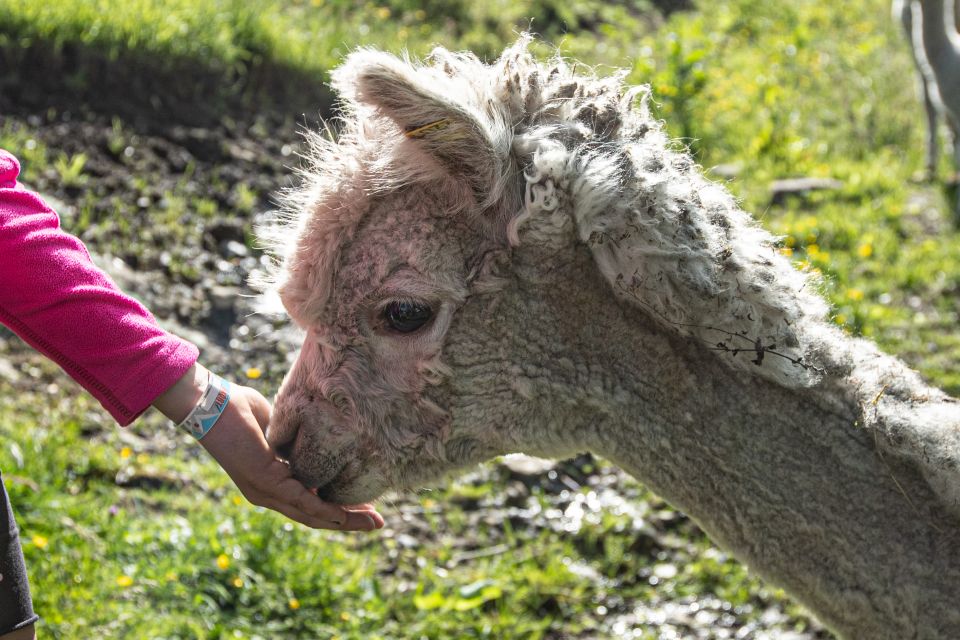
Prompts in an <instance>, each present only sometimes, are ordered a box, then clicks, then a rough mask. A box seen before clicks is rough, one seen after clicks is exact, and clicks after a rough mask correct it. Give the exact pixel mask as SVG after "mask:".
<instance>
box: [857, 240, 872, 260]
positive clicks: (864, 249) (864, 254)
mask: <svg viewBox="0 0 960 640" xmlns="http://www.w3.org/2000/svg"><path fill="white" fill-rule="evenodd" d="M857 255H858V256H860V257H861V258H869V257H870V256H872V255H873V245H872V244H870V243H869V242H864V243H863V244H861V245H860V246H859V247H857Z"/></svg>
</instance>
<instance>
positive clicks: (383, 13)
mask: <svg viewBox="0 0 960 640" xmlns="http://www.w3.org/2000/svg"><path fill="white" fill-rule="evenodd" d="M376 15H377V17H378V18H380V19H381V20H386V19H387V18H389V17H390V7H377V11H376Z"/></svg>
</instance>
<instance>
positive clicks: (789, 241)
mask: <svg viewBox="0 0 960 640" xmlns="http://www.w3.org/2000/svg"><path fill="white" fill-rule="evenodd" d="M783 244H785V245H787V246H788V247H793V246H796V244H797V239H796V238H794V237H793V236H787V237H786V238H784V239H783Z"/></svg>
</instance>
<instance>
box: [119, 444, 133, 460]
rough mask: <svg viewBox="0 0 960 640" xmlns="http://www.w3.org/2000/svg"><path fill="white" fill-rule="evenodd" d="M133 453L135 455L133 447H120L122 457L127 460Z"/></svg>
mask: <svg viewBox="0 0 960 640" xmlns="http://www.w3.org/2000/svg"><path fill="white" fill-rule="evenodd" d="M132 455H133V449H131V448H130V447H124V448H123V449H120V457H121V458H123V459H124V460H126V459H127V458H129V457H130V456H132Z"/></svg>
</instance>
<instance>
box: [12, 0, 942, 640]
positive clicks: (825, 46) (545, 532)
mask: <svg viewBox="0 0 960 640" xmlns="http://www.w3.org/2000/svg"><path fill="white" fill-rule="evenodd" d="M528 29H529V30H532V31H534V32H537V33H539V34H540V35H541V37H542V42H541V43H540V44H538V45H537V49H538V52H539V53H540V54H542V55H550V54H551V53H552V52H553V51H554V50H557V49H559V51H560V52H561V53H563V54H564V55H566V56H569V57H571V58H575V59H577V60H580V61H582V62H583V63H584V64H586V65H590V66H593V67H594V68H595V70H596V71H597V72H598V73H609V72H612V71H613V70H614V69H616V68H626V69H627V70H628V71H629V81H630V82H635V83H649V84H650V85H651V86H652V88H653V94H654V97H655V100H656V109H657V111H658V114H659V115H660V116H661V117H662V118H663V119H664V120H665V121H666V123H667V127H668V129H669V130H670V131H671V133H672V134H673V135H675V136H676V137H678V138H680V139H681V140H682V141H683V142H684V143H685V144H687V145H689V147H690V149H691V151H692V152H693V153H694V154H695V156H696V158H697V160H698V162H699V163H700V164H701V165H702V166H703V167H705V170H706V171H707V172H708V175H711V176H712V177H714V178H715V179H717V180H720V181H728V182H729V187H730V188H731V189H732V190H733V191H734V193H735V194H736V195H737V196H738V197H740V198H741V199H742V201H743V204H744V207H745V208H746V209H747V210H749V211H752V212H754V213H755V215H756V216H757V217H758V218H759V219H760V221H761V223H762V224H763V225H764V226H766V227H767V228H769V229H770V230H772V231H773V232H775V233H777V234H778V235H780V236H782V248H781V250H782V251H783V252H784V253H786V254H787V255H790V256H791V257H792V258H793V259H794V260H795V261H796V263H797V264H798V266H800V267H801V268H806V269H813V270H817V271H819V272H820V273H822V274H823V275H824V284H823V292H824V294H825V295H826V296H827V297H828V299H829V300H830V302H831V305H832V312H831V313H832V318H833V319H834V321H835V322H836V323H837V324H838V325H840V326H842V327H844V328H845V329H846V330H847V331H849V332H851V333H853V334H857V335H865V336H869V337H870V338H872V339H875V340H877V341H878V342H879V343H880V344H881V345H882V346H883V347H884V348H886V349H887V350H890V351H892V352H895V353H897V354H899V355H901V356H903V357H904V358H906V359H907V360H908V361H909V362H910V363H911V364H912V365H913V366H915V367H917V368H918V369H919V370H920V371H921V372H922V373H923V374H924V375H925V376H926V377H927V378H928V379H930V380H931V381H932V382H934V383H935V384H937V385H939V386H941V387H943V388H945V389H947V390H948V391H950V392H951V393H953V394H954V395H957V394H958V393H960V334H958V331H957V326H958V313H960V234H958V228H957V225H958V221H957V219H956V218H955V217H954V216H953V215H952V214H951V213H950V211H949V207H948V206H947V198H948V197H952V196H951V193H952V191H951V189H952V187H950V186H949V185H950V180H949V179H948V177H949V176H950V175H951V173H952V172H954V171H955V170H956V168H955V167H952V166H951V165H950V163H949V161H948V159H947V158H946V157H944V158H943V159H942V163H941V167H940V176H941V181H940V182H935V183H924V182H922V181H921V180H920V179H919V178H918V176H920V175H921V171H922V168H923V126H924V122H923V119H922V111H921V108H920V106H919V104H918V102H917V100H916V97H915V88H914V79H913V68H912V65H911V63H910V60H909V53H908V51H907V48H906V46H905V44H904V42H903V38H902V37H901V34H900V33H899V32H898V25H895V24H894V23H893V22H892V20H891V19H890V15H889V7H888V5H887V3H886V2H884V1H882V0H867V1H865V2H859V3H829V2H825V1H819V2H816V1H813V0H800V1H798V2H793V3H769V2H763V1H761V0H723V1H716V2H706V1H700V2H693V1H690V2H686V1H684V0H672V1H671V0H659V1H656V2H654V1H652V0H651V1H646V0H620V1H613V2H602V1H600V0H523V1H516V0H491V1H490V2H476V1H469V0H427V1H424V2H416V1H414V0H385V1H383V2H361V1H348V0H311V1H303V0H301V1H297V0H288V1H280V0H258V1H257V2H243V1H241V0H189V1H188V0H163V1H147V0H60V1H58V2H37V1H36V0H0V146H3V147H4V148H7V149H9V150H11V151H12V152H13V153H14V154H16V155H17V156H18V157H20V159H21V160H22V161H23V164H24V176H23V177H24V180H25V181H26V182H27V184H29V185H30V186H31V187H34V188H37V189H39V190H41V191H42V192H43V193H44V194H45V195H47V196H48V197H50V198H51V199H52V201H53V202H55V203H56V204H57V205H58V206H57V208H58V210H59V211H60V213H61V218H62V221H63V225H64V227H65V228H67V229H68V230H69V231H71V232H73V233H76V234H78V235H80V236H81V237H82V238H83V239H84V240H85V241H86V242H87V243H88V245H89V246H90V247H91V250H92V251H93V252H94V253H95V254H97V255H98V257H100V258H102V260H103V261H104V264H106V265H108V266H111V267H112V268H113V269H114V273H115V276H116V277H117V278H118V279H120V280H121V283H122V284H123V285H124V286H125V287H126V288H128V289H129V290H131V291H132V292H133V293H135V294H136V295H138V296H139V297H141V298H142V299H144V300H145V301H146V302H147V304H148V306H149V307H150V308H151V309H152V310H154V312H155V313H156V314H157V315H158V316H159V317H160V318H161V320H162V321H164V322H166V323H169V325H168V326H172V327H173V328H174V330H182V331H183V332H187V333H188V337H191V339H196V340H197V341H199V342H200V343H201V346H203V347H204V350H205V355H204V357H205V361H206V362H208V364H209V361H213V362H214V363H216V364H218V365H219V369H220V371H221V372H222V373H225V374H228V375H231V376H233V377H234V378H235V379H238V380H245V381H246V383H247V384H251V385H253V386H256V387H258V388H260V389H261V390H262V391H263V392H264V393H266V394H271V393H273V392H275V390H276V388H277V385H278V383H279V380H280V379H281V377H282V375H283V373H284V369H285V367H286V363H287V359H288V357H289V353H290V347H289V346H286V345H285V344H283V343H282V341H281V342H272V341H270V340H268V339H267V338H266V337H265V334H266V333H269V332H271V331H272V330H274V329H278V328H277V327H272V326H270V325H269V324H267V323H266V321H263V320H258V319H256V318H250V317H248V316H247V312H248V311H249V309H248V308H247V306H244V305H245V304H246V303H245V302H244V299H243V298H242V295H243V294H245V293H249V291H247V290H246V289H245V288H244V284H243V281H244V278H245V276H246V274H247V273H249V271H251V270H253V269H255V268H256V266H257V264H258V261H259V259H260V254H259V250H258V248H257V246H256V243H255V242H254V240H253V238H252V235H251V225H252V224H253V223H254V222H255V221H256V220H258V219H260V218H261V217H262V216H264V215H267V212H268V211H269V210H270V208H271V207H272V204H271V197H272V194H274V193H275V192H276V190H278V189H280V188H282V187H284V186H286V185H288V184H290V174H291V173H292V171H291V169H292V168H293V167H296V166H297V160H296V151H297V148H298V135H297V128H298V126H313V124H314V123H315V122H316V121H317V119H318V118H319V117H328V116H330V115H331V114H332V113H333V108H334V104H335V103H334V98H333V96H332V95H331V94H330V92H329V90H328V88H327V87H326V85H325V81H326V80H327V77H328V72H329V70H330V69H331V68H332V67H334V66H335V65H336V64H337V63H338V61H339V60H340V59H341V58H342V57H343V55H345V53H346V52H348V51H349V50H350V49H352V48H354V47H356V46H360V45H374V46H377V47H382V48H386V49H388V50H391V51H397V52H399V51H402V50H408V51H410V52H411V53H412V54H414V55H424V54H426V53H428V52H429V50H430V49H431V48H432V47H433V46H435V45H438V44H439V45H443V46H446V47H449V48H454V49H470V50H472V51H474V52H475V53H476V54H477V55H479V56H480V57H482V58H485V59H488V60H492V59H494V58H495V57H496V56H497V54H498V52H499V51H500V50H501V49H502V48H503V47H504V46H506V45H507V44H509V43H510V42H512V40H513V39H514V38H515V36H516V34H517V33H519V32H520V31H522V30H528ZM796 177H804V178H822V179H830V180H834V181H836V182H835V183H833V186H831V187H830V188H827V189H822V190H814V191H809V192H802V193H798V194H786V195H784V194H779V195H774V193H773V192H772V190H771V189H772V188H773V187H774V185H775V181H776V180H780V179H784V178H796ZM124 278H126V279H124ZM258 323H259V324H258ZM0 378H2V379H0V468H2V469H3V470H4V480H5V482H6V484H7V486H8V489H9V491H10V492H11V494H12V496H13V499H14V503H15V505H16V506H17V509H18V517H19V519H20V523H21V527H22V529H23V533H24V539H25V541H26V549H25V550H26V554H27V557H28V563H29V566H30V569H31V571H32V578H33V584H34V591H35V596H36V600H37V608H38V610H39V611H40V613H41V614H42V615H43V617H44V622H43V628H42V632H43V633H44V634H45V636H46V637H54V638H85V637H120V636H123V637H131V638H141V637H142V638H334V637H338V638H421V637H424V638H479V637H485V638H607V637H609V638H624V637H637V638H687V637H702V638H735V637H736V638H760V637H795V638H815V637H828V636H827V635H826V632H825V631H824V630H822V629H821V628H820V627H819V625H818V624H817V623H816V622H815V621H813V620H811V619H810V618H809V617H808V616H807V615H806V614H805V613H804V612H803V611H802V609H800V608H799V607H797V606H796V605H794V604H792V603H791V602H790V601H789V600H788V599H787V598H786V597H785V596H784V595H783V594H782V593H781V592H779V591H778V590H777V589H776V588H775V587H773V586H769V585H765V584H763V583H762V582H760V581H759V580H757V579H756V578H754V577H752V576H750V575H749V573H748V569H746V568H744V567H743V566H741V565H739V564H738V563H737V562H736V561H734V560H733V559H731V558H729V557H728V556H727V555H726V554H724V553H723V552H722V551H719V550H716V549H715V548H713V547H712V546H711V545H710V543H709V541H708V540H706V538H705V537H704V536H703V534H702V533H700V532H699V530H698V529H697V528H696V525H695V524H694V523H692V522H691V521H689V520H688V519H687V518H685V517H684V516H683V515H682V514H678V513H676V512H674V511H672V510H671V509H670V508H669V507H668V506H667V505H665V504H664V503H663V502H662V501H660V500H659V499H658V498H656V497H655V496H652V495H650V494H649V493H648V492H646V491H645V490H644V489H643V488H642V487H640V486H639V485H637V484H636V483H635V482H633V481H632V480H630V479H629V478H626V477H624V476H623V475H622V474H620V473H619V472H617V471H616V470H614V469H610V468H609V467H608V466H607V465H606V464H605V463H604V461H602V460H595V459H593V458H590V457H589V456H583V457H580V458H578V459H576V460H573V461H567V462H564V463H561V464H558V465H556V466H554V467H552V468H550V469H543V470H541V471H540V472H536V471H532V470H527V469H523V468H520V467H519V466H518V465H516V464H512V463H509V461H508V463H509V464H504V463H502V462H499V463H496V464H491V465H488V466H487V467H484V468H483V469H481V470H479V471H477V472H475V473H472V474H470V475H467V476H465V477H463V478H460V479H458V480H456V481H454V482H451V483H450V484H449V485H448V486H446V487H444V488H442V489H438V490H435V491H432V492H426V493H423V494H420V495H414V496H396V497H394V498H392V499H390V500H388V501H387V502H386V503H385V504H384V506H383V511H384V513H385V515H386V517H387V520H388V529H387V530H386V531H384V532H383V533H382V534H375V535H370V536H346V535H340V534H331V533H326V532H325V533H318V532H311V531H306V530H304V529H302V528H300V527H299V526H295V525H292V524H289V523H286V522H285V521H283V519H282V518H280V517H279V516H276V515H274V514H272V513H269V512H264V511H262V510H259V509H255V508H253V507H251V506H249V505H248V504H246V503H245V502H244V500H243V499H242V497H241V496H240V495H239V494H238V493H237V491H236V490H235V489H234V488H233V487H232V485H230V483H229V481H228V480H227V479H226V477H225V476H224V475H223V474H222V473H221V472H220V471H219V470H218V468H217V467H216V466H215V465H214V464H212V463H211V462H210V461H209V460H207V459H206V458H205V457H204V456H203V455H201V453H200V452H199V449H198V448H197V447H196V446H195V445H193V444H191V443H190V441H189V440H188V439H186V438H185V437H182V436H180V435H178V434H175V433H172V431H171V429H170V428H169V427H168V426H166V425H164V424H163V423H162V421H160V420H159V419H157V418H156V416H147V417H145V418H144V419H142V420H141V421H140V422H139V423H138V424H137V425H136V426H134V427H133V428H131V429H127V430H122V431H121V430H119V429H116V428H115V427H114V426H113V425H112V424H111V423H110V422H109V419H108V418H107V417H106V416H105V414H104V413H103V412H102V411H101V410H100V409H99V408H98V407H96V406H95V403H93V402H92V401H90V400H89V399H86V398H84V397H75V396H76V395H77V387H75V386H74V385H72V383H70V382H69V381H68V380H66V379H65V378H64V377H63V376H62V374H60V373H59V372H58V371H56V369H55V367H53V366H52V365H50V364H49V363H47V362H45V361H43V360H42V359H40V358H38V357H36V356H34V355H32V354H31V353H30V352H29V350H27V349H26V348H24V347H23V345H21V344H20V343H19V342H18V341H17V340H16V339H15V338H13V337H12V336H11V335H10V334H0ZM790 633H794V634H796V635H793V636H789V635H788V634H790Z"/></svg>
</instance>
